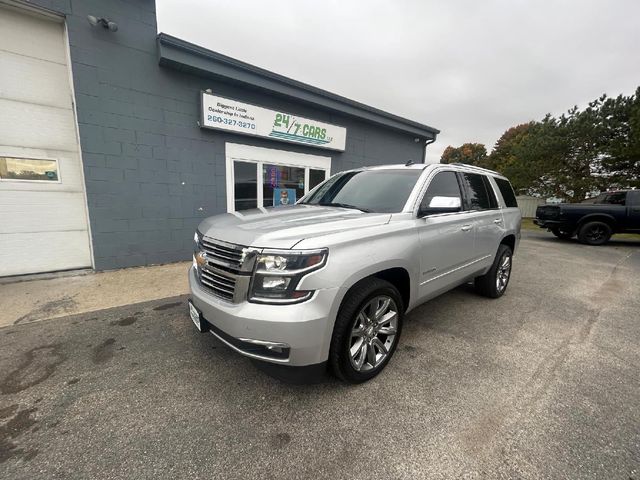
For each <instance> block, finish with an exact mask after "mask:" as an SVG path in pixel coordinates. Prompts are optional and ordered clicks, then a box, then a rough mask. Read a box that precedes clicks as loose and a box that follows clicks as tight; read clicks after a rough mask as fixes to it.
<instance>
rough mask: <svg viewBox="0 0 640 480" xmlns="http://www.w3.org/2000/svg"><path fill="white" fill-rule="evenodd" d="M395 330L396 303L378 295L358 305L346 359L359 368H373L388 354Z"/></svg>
mask: <svg viewBox="0 0 640 480" xmlns="http://www.w3.org/2000/svg"><path fill="white" fill-rule="evenodd" d="M397 332H398V307H397V305H396V302H395V301H394V300H393V298H391V297H389V296H387V295H379V296H377V297H375V298H373V299H372V300H370V301H369V302H367V303H366V304H365V305H364V307H362V308H361V309H360V312H359V313H358V315H357V317H356V321H355V324H354V325H353V328H352V329H351V340H350V343H349V359H350V361H351V366H353V368H354V369H355V370H356V371H358V372H366V371H368V370H371V369H373V368H376V367H377V366H378V365H380V364H381V363H382V362H384V360H385V359H386V358H387V357H388V356H389V352H390V351H391V349H392V347H393V344H394V342H395V341H396V334H397Z"/></svg>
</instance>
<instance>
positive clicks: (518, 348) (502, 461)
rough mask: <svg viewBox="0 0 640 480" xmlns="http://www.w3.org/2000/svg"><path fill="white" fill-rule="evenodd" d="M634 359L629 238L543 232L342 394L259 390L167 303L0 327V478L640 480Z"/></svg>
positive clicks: (447, 302)
mask: <svg viewBox="0 0 640 480" xmlns="http://www.w3.org/2000/svg"><path fill="white" fill-rule="evenodd" d="M0 288H3V286H2V285H0ZM639 344H640V242H633V241H628V240H627V241H618V242H613V243H611V244H610V245H608V246H605V247H588V246H583V245H580V244H578V243H576V242H566V241H560V240H557V239H555V238H554V237H553V236H551V235H549V234H546V233H545V232H524V238H523V240H522V242H521V248H520V250H519V251H518V252H517V254H516V257H515V265H514V271H513V276H512V279H511V283H510V285H509V288H508V291H507V293H506V295H505V296H504V297H503V298H501V299H498V300H489V299H485V298H482V297H479V296H477V295H476V294H475V293H474V292H473V291H472V289H470V288H469V287H468V286H462V287H460V288H457V289H455V290H453V291H451V292H449V293H447V294H445V295H443V296H441V297H440V298H438V299H435V300H433V301H431V302H428V303H426V304H424V305H422V306H421V307H419V308H418V309H416V310H414V311H413V312H412V313H411V314H410V315H409V316H408V317H407V319H406V324H405V328H404V331H403V334H402V338H401V340H400V347H399V349H398V351H397V352H396V354H395V356H394V358H393V359H392V361H391V363H390V364H389V366H388V367H387V369H386V370H385V371H384V372H383V373H382V374H381V375H379V376H378V377H377V378H375V379H374V380H372V381H370V382H368V383H366V384H363V385H358V386H349V385H345V384H342V383H340V382H338V381H336V380H333V379H331V378H327V379H326V380H325V381H324V382H322V383H320V384H316V385H303V386H300V385H288V384H284V383H281V382H280V381H278V380H275V379H273V378H271V377H269V376H267V375H266V374H264V373H263V372H261V371H259V370H257V369H256V368H255V367H254V365H253V364H252V363H251V362H250V361H249V360H247V359H246V358H243V357H241V356H239V355H238V354H236V353H234V352H233V351H231V350H230V349H228V348H227V347H225V346H224V345H222V344H221V343H220V342H218V341H217V340H216V339H215V338H213V336H211V335H208V334H199V333H198V332H196V330H195V328H194V327H193V324H192V323H191V322H190V320H189V318H188V315H187V308H186V297H184V296H180V297H173V298H166V299H162V300H156V301H152V302H147V303H139V304H134V305H128V306H124V307H118V308H112V309H108V310H101V311H97V312H91V313H88V314H79V315H73V316H67V317H63V318H56V319H51V320H44V321H41V322H36V323H27V324H18V325H12V326H7V327H4V328H0V478H3V479H5V478H6V479H57V478H65V479H67V478H71V479H76V478H77V479H94V478H95V479H102V478H122V479H159V478H171V479H177V478H188V479H247V478H274V479H306V478H312V479H315V480H317V479H324V478H332V479H335V478H354V479H365V478H366V479H372V478H407V479H417V478H447V479H449V478H465V479H466V478H491V479H493V478H525V479H540V478H554V479H555V478H567V479H578V478H580V479H591V478H593V479H623V480H629V479H632V480H640V374H639V373H638V372H640V355H639V352H640V348H639V346H638V345H639Z"/></svg>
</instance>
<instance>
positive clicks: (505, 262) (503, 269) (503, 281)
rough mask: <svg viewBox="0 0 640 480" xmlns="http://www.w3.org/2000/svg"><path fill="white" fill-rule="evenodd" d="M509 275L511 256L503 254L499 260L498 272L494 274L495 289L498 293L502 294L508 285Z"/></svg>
mask: <svg viewBox="0 0 640 480" xmlns="http://www.w3.org/2000/svg"><path fill="white" fill-rule="evenodd" d="M509 275H511V255H509V254H508V253H505V254H504V255H503V256H502V258H501V259H500V265H498V271H497V272H496V289H497V290H498V293H502V292H503V291H504V289H505V288H507V283H509Z"/></svg>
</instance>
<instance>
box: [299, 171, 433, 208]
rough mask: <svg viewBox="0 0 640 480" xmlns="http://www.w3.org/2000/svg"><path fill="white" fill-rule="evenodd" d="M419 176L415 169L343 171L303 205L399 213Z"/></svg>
mask: <svg viewBox="0 0 640 480" xmlns="http://www.w3.org/2000/svg"><path fill="white" fill-rule="evenodd" d="M421 174H422V170H417V169H406V170H384V169H380V170H361V171H356V172H345V173H343V174H341V175H335V176H333V177H331V178H330V179H329V180H327V181H326V182H325V183H324V184H322V186H321V187H320V188H319V189H318V190H317V191H316V192H314V193H313V194H312V195H311V196H309V198H308V199H307V200H306V201H305V202H303V203H310V204H315V205H333V206H340V204H342V205H349V206H351V207H356V208H360V209H363V210H367V211H371V212H382V213H393V212H400V211H402V208H403V207H404V204H405V203H407V200H408V199H409V194H410V193H411V191H412V190H413V187H414V186H415V184H416V182H417V181H418V177H419V176H420V175H421Z"/></svg>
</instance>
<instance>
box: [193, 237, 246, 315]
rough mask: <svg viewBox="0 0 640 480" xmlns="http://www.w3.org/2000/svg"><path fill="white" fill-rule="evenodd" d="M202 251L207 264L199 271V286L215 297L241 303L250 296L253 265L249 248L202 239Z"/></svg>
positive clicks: (206, 238)
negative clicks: (249, 288)
mask: <svg viewBox="0 0 640 480" xmlns="http://www.w3.org/2000/svg"><path fill="white" fill-rule="evenodd" d="M200 248H201V250H202V251H203V252H205V253H206V264H205V265H203V266H202V267H201V268H200V275H199V279H200V284H201V285H202V286H203V287H205V288H206V289H207V290H208V291H209V292H210V293H212V294H213V295H215V296H216V297H219V298H222V299H224V300H227V301H229V302H233V303H239V302H241V301H242V300H243V299H244V298H245V297H246V294H247V290H248V287H249V282H250V280H251V270H252V266H253V265H252V261H251V258H252V257H251V256H249V259H247V258H246V256H247V251H248V249H247V247H244V246H242V245H235V244H232V243H227V242H223V241H221V240H215V239H213V238H209V237H202V239H201V241H200Z"/></svg>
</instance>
